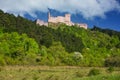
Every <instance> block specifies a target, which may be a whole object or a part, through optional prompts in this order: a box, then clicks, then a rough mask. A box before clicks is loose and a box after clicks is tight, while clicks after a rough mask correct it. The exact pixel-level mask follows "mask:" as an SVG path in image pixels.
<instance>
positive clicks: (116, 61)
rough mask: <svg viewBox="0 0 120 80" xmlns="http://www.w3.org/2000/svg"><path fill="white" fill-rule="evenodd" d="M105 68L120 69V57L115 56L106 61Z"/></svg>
mask: <svg viewBox="0 0 120 80" xmlns="http://www.w3.org/2000/svg"><path fill="white" fill-rule="evenodd" d="M105 66H107V67H109V66H113V67H120V55H113V56H110V57H108V58H107V59H106V60H105Z"/></svg>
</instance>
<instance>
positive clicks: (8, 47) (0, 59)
mask: <svg viewBox="0 0 120 80" xmlns="http://www.w3.org/2000/svg"><path fill="white" fill-rule="evenodd" d="M38 53H39V46H38V44H37V43H36V42H35V40H34V39H32V38H28V36H27V35H26V34H22V35H19V34H18V33H17V32H13V33H3V34H0V64H1V65H5V64H27V63H28V62H29V63H31V62H30V61H33V60H32V59H35V57H36V56H37V54H38Z"/></svg>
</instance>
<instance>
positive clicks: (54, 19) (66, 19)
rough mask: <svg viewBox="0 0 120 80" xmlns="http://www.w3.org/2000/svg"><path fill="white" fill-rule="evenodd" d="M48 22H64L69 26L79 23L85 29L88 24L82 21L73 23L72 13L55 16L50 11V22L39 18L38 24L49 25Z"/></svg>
mask: <svg viewBox="0 0 120 80" xmlns="http://www.w3.org/2000/svg"><path fill="white" fill-rule="evenodd" d="M48 23H54V24H57V23H64V24H66V25H68V26H73V25H77V26H78V27H82V28H84V29H87V24H83V23H82V24H81V23H73V22H72V21H71V15H70V14H65V16H57V17H53V16H51V15H50V13H48V22H44V21H42V20H40V19H37V21H36V24H38V25H40V26H41V25H44V26H48Z"/></svg>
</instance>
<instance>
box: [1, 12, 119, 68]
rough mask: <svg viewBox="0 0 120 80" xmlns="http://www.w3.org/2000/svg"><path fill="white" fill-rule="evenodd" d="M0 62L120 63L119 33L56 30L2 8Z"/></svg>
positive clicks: (60, 27) (106, 30) (69, 28)
mask: <svg viewBox="0 0 120 80" xmlns="http://www.w3.org/2000/svg"><path fill="white" fill-rule="evenodd" d="M0 65H49V66H56V65H57V66H58V65H60V66H64V65H70V66H120V32H117V31H113V30H109V29H100V28H98V27H96V26H95V27H94V28H93V29H87V30H85V29H83V28H79V27H77V26H67V25H64V24H60V25H59V27H58V26H57V28H56V29H53V28H51V27H46V26H39V25H36V23H35V22H33V21H30V20H27V19H25V18H23V17H21V16H19V15H18V16H14V15H13V14H8V13H4V12H3V11H2V10H0Z"/></svg>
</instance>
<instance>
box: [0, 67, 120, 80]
mask: <svg viewBox="0 0 120 80" xmlns="http://www.w3.org/2000/svg"><path fill="white" fill-rule="evenodd" d="M90 69H91V68H89V67H69V66H65V67H64V66H63V67H48V66H5V67H0V80H120V68H118V70H116V71H114V72H113V73H108V72H106V68H97V69H100V71H101V74H100V75H97V76H90V77H89V76H87V74H88V72H89V70H90Z"/></svg>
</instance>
